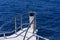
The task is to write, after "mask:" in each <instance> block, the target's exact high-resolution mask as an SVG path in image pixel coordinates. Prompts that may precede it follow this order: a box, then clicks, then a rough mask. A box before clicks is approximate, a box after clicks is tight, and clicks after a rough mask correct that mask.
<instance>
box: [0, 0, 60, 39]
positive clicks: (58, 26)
mask: <svg viewBox="0 0 60 40" xmlns="http://www.w3.org/2000/svg"><path fill="white" fill-rule="evenodd" d="M30 11H33V12H36V24H37V25H36V28H37V29H38V32H37V35H41V36H43V37H46V38H48V39H50V40H60V0H0V32H8V31H12V30H13V29H14V18H15V17H17V28H18V27H19V26H20V21H19V20H20V15H21V14H24V15H23V17H22V18H23V20H22V21H23V23H26V22H27V23H28V16H29V15H28V14H29V13H28V12H30ZM26 27H27V25H26ZM23 28H25V26H23ZM41 40H42V39H41Z"/></svg>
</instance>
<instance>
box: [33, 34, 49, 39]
mask: <svg viewBox="0 0 60 40" xmlns="http://www.w3.org/2000/svg"><path fill="white" fill-rule="evenodd" d="M34 36H37V37H38V40H39V38H42V39H44V40H49V39H48V38H45V37H42V36H39V35H37V34H34Z"/></svg>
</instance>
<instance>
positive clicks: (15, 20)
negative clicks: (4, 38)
mask: <svg viewBox="0 0 60 40" xmlns="http://www.w3.org/2000/svg"><path fill="white" fill-rule="evenodd" d="M15 33H16V17H15Z"/></svg>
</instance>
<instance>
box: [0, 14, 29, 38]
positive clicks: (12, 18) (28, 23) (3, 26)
mask: <svg viewBox="0 0 60 40" xmlns="http://www.w3.org/2000/svg"><path fill="white" fill-rule="evenodd" d="M20 16H21V15H20ZM12 19H14V18H12ZM21 20H22V16H21ZM10 22H11V20H10ZM6 24H8V23H6ZM6 24H4V25H3V27H4V26H5V25H6ZM26 24H29V23H24V24H21V26H23V25H26ZM21 26H19V27H18V28H16V18H15V30H12V31H9V32H0V34H3V35H4V38H6V37H5V36H6V35H5V34H7V33H13V32H15V33H16V30H18V29H20V28H22V27H21Z"/></svg>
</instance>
